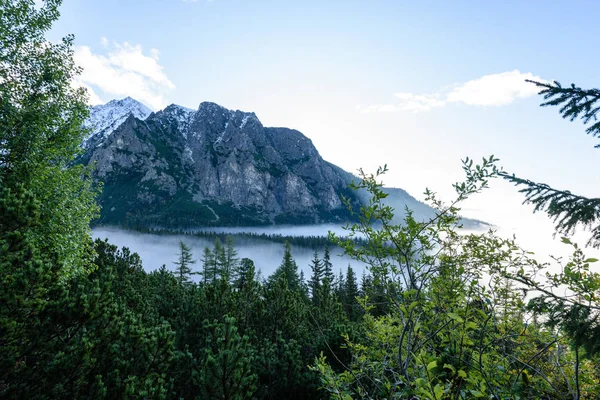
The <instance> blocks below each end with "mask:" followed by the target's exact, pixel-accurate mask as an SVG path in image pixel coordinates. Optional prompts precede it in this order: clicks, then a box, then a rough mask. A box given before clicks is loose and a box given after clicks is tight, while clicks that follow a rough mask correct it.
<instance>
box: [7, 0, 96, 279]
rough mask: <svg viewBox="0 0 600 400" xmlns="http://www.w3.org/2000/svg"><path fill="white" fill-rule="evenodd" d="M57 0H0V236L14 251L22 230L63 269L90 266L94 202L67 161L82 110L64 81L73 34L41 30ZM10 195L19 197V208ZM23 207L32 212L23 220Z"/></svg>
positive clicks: (74, 150) (87, 184)
mask: <svg viewBox="0 0 600 400" xmlns="http://www.w3.org/2000/svg"><path fill="white" fill-rule="evenodd" d="M60 3H61V1H60V0H50V1H46V2H45V5H44V7H43V8H41V9H40V10H36V8H35V7H34V5H33V2H29V1H25V0H3V1H2V2H0V82H1V85H0V210H1V211H0V212H2V219H1V221H0V244H2V245H3V246H9V247H10V248H11V249H10V252H5V251H3V252H2V253H3V254H7V253H9V254H10V255H12V256H15V255H16V254H17V251H16V248H15V247H19V245H18V244H17V243H16V242H15V241H21V243H23V242H22V240H25V239H24V236H23V235H26V236H27V237H28V239H27V241H28V243H29V245H32V246H33V245H34V246H37V247H38V248H39V249H40V250H41V253H42V254H44V257H45V258H47V259H54V260H53V262H56V263H58V264H60V272H59V273H60V274H61V275H63V274H67V275H68V274H71V273H75V272H80V271H81V270H84V269H86V268H88V267H89V266H90V263H91V259H92V257H93V252H92V251H90V249H91V247H92V245H91V239H90V235H89V233H90V230H89V222H90V221H91V220H92V219H93V218H95V217H96V216H97V214H98V207H97V206H96V204H95V197H96V194H97V192H96V191H95V190H93V189H92V183H91V180H90V179H89V170H87V169H85V168H84V167H81V166H72V165H71V162H72V161H73V160H74V158H75V157H76V156H77V154H78V153H79V151H80V144H81V142H82V140H83V138H84V137H85V134H86V132H85V131H84V129H83V128H82V123H83V121H84V120H85V118H86V117H87V115H88V106H87V104H86V100H87V97H86V93H85V91H84V90H83V89H74V88H73V87H72V86H71V82H72V80H73V79H74V78H75V77H76V76H77V74H78V73H79V69H78V68H77V67H76V66H75V64H74V62H73V50H72V44H73V36H67V37H65V38H64V39H63V40H62V41H61V42H59V43H51V42H49V41H47V40H46V39H45V38H44V34H45V33H46V32H47V31H48V30H49V29H50V28H51V26H52V23H53V22H54V21H55V20H56V19H57V18H58V15H59V14H58V10H57V8H58V6H59V5H60ZM16 202H20V203H21V204H24V205H25V204H26V206H25V207H26V208H22V209H21V215H20V216H18V215H15V214H14V213H13V210H15V209H16V208H18V207H19V205H18V204H16ZM23 213H25V214H26V215H30V216H32V217H33V218H32V219H29V220H28V222H27V223H26V225H24V221H19V220H18V218H26V216H25V215H24V214H23ZM17 238H19V239H17Z"/></svg>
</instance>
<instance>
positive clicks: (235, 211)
mask: <svg viewBox="0 0 600 400" xmlns="http://www.w3.org/2000/svg"><path fill="white" fill-rule="evenodd" d="M148 111H149V109H148V108H147V107H145V106H144V105H143V104H142V103H140V102H138V101H136V100H134V99H131V98H125V99H122V100H113V101H111V102H109V103H107V104H105V105H103V106H96V107H94V108H92V112H91V117H90V120H89V122H88V121H86V125H85V126H86V127H87V128H88V129H90V131H91V132H90V135H89V136H88V138H87V139H86V141H85V142H84V144H83V147H84V155H83V156H82V157H81V159H80V162H82V163H84V164H90V163H93V165H95V168H94V172H93V176H94V178H95V179H97V180H99V181H102V182H103V184H104V190H103V192H102V194H101V197H100V204H101V205H102V212H101V216H100V219H99V220H98V221H97V223H98V224H100V225H120V226H125V227H144V228H147V227H154V226H161V227H167V228H181V227H200V226H216V225H223V226H227V225H269V224H284V223H285V224H314V223H325V222H336V223H337V222H346V221H351V220H353V218H354V217H353V216H352V215H351V213H349V212H348V210H347V209H346V208H345V206H344V204H343V201H342V198H343V197H346V198H348V199H350V200H351V203H352V204H353V205H355V206H356V207H358V206H360V205H361V204H364V201H365V200H364V198H365V196H364V194H362V195H361V194H359V193H356V192H354V191H352V190H350V189H348V184H349V183H350V182H351V181H352V179H356V177H354V176H353V175H352V174H350V173H348V172H346V171H344V170H343V169H341V168H339V167H337V166H336V165H334V164H332V163H330V162H328V161H325V160H324V159H323V158H322V157H321V155H320V154H319V152H318V150H317V149H316V148H315V146H314V145H313V143H312V141H311V140H310V139H309V138H308V137H306V136H305V135H303V134H302V133H301V132H299V131H297V130H294V129H289V128H284V127H264V126H263V124H262V123H261V122H260V120H259V119H258V117H257V116H256V114H255V113H253V112H244V111H240V110H230V109H227V108H225V107H223V106H221V105H218V104H216V103H213V102H202V103H200V105H199V106H198V109H197V110H193V109H190V108H186V107H182V106H179V105H176V104H171V105H169V106H167V107H165V108H164V109H162V110H159V111H156V112H148ZM387 190H390V191H391V192H394V189H387ZM397 190H400V191H401V192H397V191H396V192H394V193H396V195H395V198H398V199H401V203H402V204H406V205H408V206H409V207H410V208H417V209H419V210H421V211H431V213H432V212H433V210H432V209H431V208H430V207H429V206H427V205H425V204H424V203H421V202H419V201H417V200H416V199H415V198H414V197H412V196H410V195H409V194H408V193H406V192H405V191H403V190H402V189H397ZM397 212H398V213H399V214H402V215H403V209H400V210H398V209H397ZM425 214H430V212H425Z"/></svg>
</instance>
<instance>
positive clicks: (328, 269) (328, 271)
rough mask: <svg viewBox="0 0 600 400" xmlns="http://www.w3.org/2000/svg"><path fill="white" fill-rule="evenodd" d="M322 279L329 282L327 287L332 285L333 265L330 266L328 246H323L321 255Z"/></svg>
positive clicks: (333, 276) (333, 277)
mask: <svg viewBox="0 0 600 400" xmlns="http://www.w3.org/2000/svg"><path fill="white" fill-rule="evenodd" d="M323 278H325V279H327V280H328V281H329V285H333V282H334V279H335V275H334V274H333V265H332V264H331V256H330V255H329V246H327V245H326V246H325V252H324V253H323Z"/></svg>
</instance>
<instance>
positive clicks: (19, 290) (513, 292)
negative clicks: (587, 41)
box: [0, 0, 600, 400]
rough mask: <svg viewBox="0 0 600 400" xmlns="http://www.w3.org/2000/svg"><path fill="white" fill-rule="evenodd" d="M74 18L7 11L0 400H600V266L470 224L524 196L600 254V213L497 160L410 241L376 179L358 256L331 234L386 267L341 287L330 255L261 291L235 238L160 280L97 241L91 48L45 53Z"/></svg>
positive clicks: (26, 0)
mask: <svg viewBox="0 0 600 400" xmlns="http://www.w3.org/2000/svg"><path fill="white" fill-rule="evenodd" d="M60 3H61V1H60V0H46V1H45V2H44V6H43V7H41V8H39V7H36V6H35V5H34V1H33V0H0V397H1V398H7V399H21V398H22V399H55V398H56V399H63V398H77V399H86V398H94V399H97V398H107V399H115V398H144V399H180V398H182V399H208V398H215V399H244V398H257V399H280V398H285V399H309V398H314V399H319V398H323V399H325V398H334V399H343V400H346V399H353V398H363V399H384V398H386V399H391V398H396V399H436V400H439V399H471V398H487V399H597V398H598V397H599V396H600V362H599V361H600V324H599V323H598V318H599V316H600V314H599V312H600V302H599V296H600V274H599V273H598V272H596V271H597V267H595V265H596V263H597V262H598V260H596V259H592V258H587V257H585V249H584V248H581V247H579V246H577V244H575V243H571V241H570V239H568V238H566V237H565V238H564V239H563V242H564V243H565V245H568V246H572V248H573V255H572V257H571V258H570V259H569V260H566V261H563V262H560V261H556V265H552V266H550V265H548V264H546V263H540V262H537V261H536V260H535V259H534V258H533V257H532V254H531V253H529V252H527V251H526V250H524V249H521V248H520V247H519V246H517V245H516V243H515V241H514V240H512V239H504V238H501V237H498V236H497V235H496V234H495V232H494V231H493V230H490V231H488V232H486V233H480V234H461V233H460V232H461V231H460V229H461V219H460V216H459V212H460V206H461V204H462V203H463V202H464V201H465V200H467V199H468V198H470V197H471V196H474V195H476V194H477V193H479V192H481V191H482V190H485V189H486V188H487V186H488V182H489V180H490V179H495V178H503V179H509V180H512V181H513V182H515V183H517V184H520V185H525V189H523V191H524V193H525V195H526V196H527V198H526V200H527V201H530V202H533V203H534V204H536V205H537V206H538V210H540V211H544V212H548V213H549V214H550V215H551V216H553V217H556V218H558V221H557V223H558V225H557V229H558V231H559V232H560V233H562V234H568V233H569V232H570V231H571V230H572V229H573V228H574V227H575V226H577V225H580V224H583V225H587V226H589V227H591V228H595V229H593V237H592V239H591V241H590V244H592V245H595V244H597V231H598V229H597V218H598V215H599V214H598V212H597V210H598V204H599V202H598V200H597V199H587V198H584V197H581V196H576V195H573V194H571V193H570V192H568V191H557V190H554V189H552V188H551V187H549V186H548V185H541V184H536V183H535V182H531V181H528V180H526V179H521V178H517V177H515V176H514V175H512V174H508V173H506V172H505V171H503V170H502V168H500V167H498V160H497V159H496V158H494V157H493V156H491V157H488V158H484V159H483V160H482V161H481V162H480V163H479V164H476V163H474V162H473V161H472V160H470V159H468V158H467V159H465V160H464V161H463V169H464V173H465V178H464V181H462V182H458V183H455V184H454V189H455V191H456V197H455V198H454V199H453V200H451V201H450V202H443V201H442V200H440V199H439V198H438V197H437V196H436V194H435V193H433V192H430V191H427V192H426V194H427V201H428V202H429V204H430V205H431V206H432V207H434V208H435V209H436V210H437V211H436V214H435V216H434V217H432V218H431V219H429V220H427V221H423V222H421V221H418V220H416V219H415V218H414V217H413V215H412V213H411V212H408V213H407V214H406V217H405V219H404V222H403V223H402V224H400V225H395V224H393V223H392V222H391V221H392V219H393V213H394V210H393V209H392V208H391V207H389V206H385V205H384V204H383V200H384V199H385V197H386V196H387V194H386V193H385V191H384V190H383V189H382V183H381V179H382V176H383V174H384V173H385V172H386V168H385V167H382V168H381V169H379V170H378V171H377V173H375V174H365V173H363V174H362V175H361V180H360V182H358V183H356V184H353V185H352V187H351V189H355V190H366V191H368V192H369V193H370V196H371V197H370V201H369V203H368V204H367V205H365V206H364V207H362V208H361V210H360V212H358V214H357V215H356V219H357V221H358V222H357V223H355V224H350V225H349V226H348V227H347V232H348V235H347V237H337V236H335V235H333V234H331V235H330V240H331V242H332V244H333V245H336V246H339V247H341V248H343V249H344V251H345V253H346V254H348V255H350V256H352V257H353V258H355V259H357V260H360V261H361V262H364V263H366V264H367V265H368V266H369V268H368V269H369V273H368V274H364V275H363V276H362V277H360V278H359V277H357V276H356V274H355V273H354V271H353V270H352V269H351V268H348V269H347V270H346V272H345V274H344V275H341V276H335V275H334V273H333V271H332V265H331V258H330V255H329V254H328V252H324V253H323V254H319V253H315V255H314V259H313V261H312V263H311V271H312V273H311V276H308V277H306V276H302V274H300V273H299V272H298V266H297V264H296V262H295V261H294V258H293V249H292V246H291V245H290V244H289V243H284V244H283V246H284V247H285V254H284V257H283V259H282V261H281V264H280V266H279V268H278V269H277V270H276V272H275V273H274V274H272V275H271V276H269V277H266V279H259V278H258V277H257V274H256V267H255V266H254V263H253V261H252V260H250V259H248V258H243V259H239V258H238V256H237V252H236V249H235V243H234V242H233V240H232V239H231V238H230V239H227V238H225V241H224V242H222V241H221V240H220V239H217V240H215V243H214V246H213V247H212V248H208V247H207V248H206V249H205V250H204V253H203V254H201V255H200V254H192V253H191V252H190V250H189V248H188V247H187V246H186V244H185V243H183V242H182V243H181V244H180V249H179V254H178V256H177V257H175V256H174V260H173V264H172V265H169V266H164V267H163V268H161V269H159V270H157V271H154V272H152V273H147V272H145V271H144V270H143V268H142V264H141V261H140V258H139V257H138V256H137V255H136V254H134V253H131V252H130V251H129V250H128V249H126V248H123V249H118V248H117V247H116V246H114V245H112V244H110V243H109V242H107V241H100V240H97V241H95V242H93V241H92V238H91V235H90V223H91V221H93V219H94V218H96V217H97V216H98V214H99V209H98V206H97V203H96V199H97V196H98V193H99V192H100V191H101V190H102V188H101V187H98V186H96V185H95V184H94V182H93V181H92V179H91V178H90V169H89V168H87V167H83V166H81V165H74V164H73V160H75V158H76V157H77V155H78V154H79V153H80V152H81V143H82V140H83V139H84V137H85V135H86V131H85V130H84V129H83V128H82V124H83V121H84V120H85V118H86V116H87V114H88V112H89V107H88V106H87V95H86V91H85V90H84V89H82V88H76V87H74V86H73V85H72V82H73V80H74V79H75V78H76V76H77V74H78V73H79V72H80V71H79V69H78V67H77V66H76V65H75V64H74V62H73V50H72V47H73V37H72V36H67V37H65V38H64V39H63V40H62V41H61V42H56V43H55V42H49V41H47V40H46V38H45V34H46V33H47V32H48V30H49V29H50V28H51V27H52V24H53V22H54V21H56V20H57V18H58V17H59V11H58V7H59V5H60ZM542 86H543V87H542V93H543V94H544V95H545V96H546V99H547V100H548V102H547V103H545V104H548V105H550V106H554V105H561V106H562V107H563V108H562V111H561V112H562V113H563V116H565V117H567V118H571V119H574V118H577V117H583V118H584V122H588V121H592V120H593V118H594V117H595V114H596V113H597V112H598V111H599V109H598V108H597V107H596V106H595V101H597V100H598V99H600V93H599V92H598V91H597V90H595V89H594V90H591V91H583V90H581V89H579V88H577V87H575V86H572V87H571V88H563V87H562V86H560V85H559V84H558V83H555V84H542ZM598 127H600V125H598V124H595V125H592V127H591V128H590V129H591V130H590V131H589V132H590V133H592V134H596V133H597V132H598V129H599V128H598ZM348 205H349V206H351V204H348ZM354 238H361V240H360V241H356V240H354ZM551 267H552V268H551ZM194 274H199V277H200V278H199V279H198V282H197V283H196V282H194V281H192V279H191V278H192V276H193V275H194Z"/></svg>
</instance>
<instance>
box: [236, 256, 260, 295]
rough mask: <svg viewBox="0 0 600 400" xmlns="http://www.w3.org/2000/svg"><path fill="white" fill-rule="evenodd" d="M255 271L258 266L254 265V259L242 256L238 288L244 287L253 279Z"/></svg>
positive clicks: (237, 282)
mask: <svg viewBox="0 0 600 400" xmlns="http://www.w3.org/2000/svg"><path fill="white" fill-rule="evenodd" d="M255 271H256V268H255V267H254V261H252V260H251V259H249V258H245V257H244V258H242V260H241V261H240V267H239V270H238V274H237V281H236V286H237V288H238V289H242V288H243V287H244V286H245V285H246V283H247V282H249V281H253V280H254V277H255V273H256V272H255Z"/></svg>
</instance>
